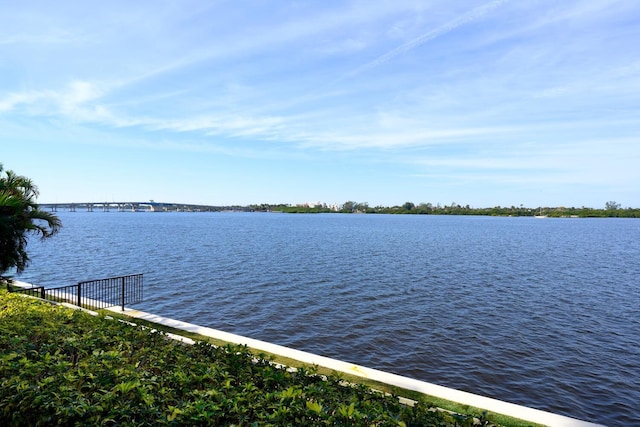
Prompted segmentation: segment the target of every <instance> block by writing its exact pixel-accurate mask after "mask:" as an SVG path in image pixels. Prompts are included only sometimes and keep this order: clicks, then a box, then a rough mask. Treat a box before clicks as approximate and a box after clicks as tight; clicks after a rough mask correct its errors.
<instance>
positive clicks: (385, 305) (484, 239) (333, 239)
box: [19, 212, 640, 425]
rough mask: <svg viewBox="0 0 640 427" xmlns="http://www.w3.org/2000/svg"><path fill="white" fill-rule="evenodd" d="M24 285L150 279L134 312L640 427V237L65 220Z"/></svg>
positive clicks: (286, 218) (435, 220) (337, 222)
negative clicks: (124, 276) (129, 277)
mask: <svg viewBox="0 0 640 427" xmlns="http://www.w3.org/2000/svg"><path fill="white" fill-rule="evenodd" d="M58 215H59V216H60V218H61V219H62V220H63V223H64V228H63V230H62V231H61V232H60V234H59V235H58V236H56V237H55V238H54V239H51V240H50V241H47V242H44V243H40V242H39V241H37V240H35V239H34V240H32V241H31V243H30V244H29V248H30V251H31V254H32V264H31V267H30V268H29V269H28V271H27V272H26V273H24V274H23V275H22V276H20V277H19V279H21V280H25V281H29V282H32V283H35V284H38V285H47V286H55V285H66V284H73V283H76V282H77V281H80V280H85V279H95V278H102V277H108V276H117V275H122V274H132V273H140V272H142V273H144V274H145V298H146V301H145V302H144V303H143V304H139V305H137V306H136V307H137V308H139V309H141V310H145V311H149V312H153V313H156V314H159V315H163V316H167V317H171V318H176V319H180V320H184V321H187V322H193V323H197V324H201V325H205V326H210V327H213V328H217V329H221V330H224V331H227V332H232V333H237V334H241V335H245V336H249V337H252V338H257V339H261V340H265V341H270V342H274V343H278V344H282V345H286V346H290V347H294V348H297V349H300V350H305V351H309V352H313V353H317V354H321V355H324V356H328V357H333V358H337V359H341V360H345V361H350V362H353V363H358V364H361V365H365V366H368V367H372V368H377V369H382V370H386V371H390V372H394V373H397V374H401V375H405V376H409V377H413V378H417V379H420V380H424V381H429V382H432V383H437V384H441V385H445V386H448V387H453V388H456V389H461V390H466V391H470V392H473V393H478V394H481V395H486V396H491V397H494V398H498V399H502V400H506V401H510V402H514V403H518V404H523V405H527V406H531V407H535V408H539V409H543V410H547V411H552V412H556V413H560V414H564V415H569V416H573V417H577V418H581V419H590V420H592V421H597V422H600V423H604V424H607V425H623V424H627V425H631V424H635V425H638V424H639V423H640V417H639V416H638V411H637V408H638V402H639V401H640V385H639V384H640V382H639V373H640V346H639V345H638V339H639V338H640V320H639V318H638V313H639V311H640V289H639V280H640V221H638V220H633V219H620V220H618V219H551V218H549V219H534V218H491V217H458V216H454V217H447V216H408V215H395V216H394V215H338V214H324V215H288V214H262V213H251V214H247V213H244V214H240V213H142V212H140V213H131V212H126V213H116V212H109V213H103V212H93V213H87V212H75V213H71V212H59V213H58Z"/></svg>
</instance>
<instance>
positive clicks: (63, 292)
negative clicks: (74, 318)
mask: <svg viewBox="0 0 640 427" xmlns="http://www.w3.org/2000/svg"><path fill="white" fill-rule="evenodd" d="M11 291H12V292H20V293H23V294H27V295H31V296H35V297H38V298H42V299H46V300H51V301H62V302H68V303H71V304H75V305H77V306H78V307H83V308H88V309H89V310H99V309H103V308H109V307H114V306H117V305H119V306H121V307H122V310H123V311H124V307H125V305H127V304H136V303H139V302H142V300H143V293H144V292H143V291H144V281H143V279H142V274H131V275H128V276H117V277H109V278H106V279H98V280H87V281H84V282H79V283H78V284H77V285H68V286H60V287H57V288H45V287H44V286H35V287H33V288H22V289H16V288H12V289H11Z"/></svg>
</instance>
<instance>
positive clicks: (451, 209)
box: [250, 201, 640, 218]
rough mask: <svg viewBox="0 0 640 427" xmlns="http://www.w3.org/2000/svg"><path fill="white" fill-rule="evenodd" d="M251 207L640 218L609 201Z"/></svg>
mask: <svg viewBox="0 0 640 427" xmlns="http://www.w3.org/2000/svg"><path fill="white" fill-rule="evenodd" d="M250 210H254V211H263V212H285V213H367V214H414V215H484V216H534V215H540V214H542V215H544V216H548V217H555V218H570V217H578V218H640V209H637V208H624V209H623V208H621V207H620V204H619V203H616V202H607V203H606V205H605V208H604V209H594V208H586V207H580V208H575V207H570V208H566V207H563V206H559V207H537V208H527V207H524V206H522V205H521V206H510V207H507V206H494V207H491V208H473V207H471V206H469V205H466V206H462V205H459V204H457V203H451V204H450V205H448V206H447V205H444V206H442V205H440V204H437V205H433V204H431V203H420V204H418V205H416V204H414V203H412V202H406V203H404V204H402V206H375V207H371V206H369V205H368V204H367V203H358V202H353V201H347V202H345V203H344V204H343V205H342V206H341V207H340V209H337V210H336V209H334V208H331V207H328V206H313V207H310V206H305V205H302V206H291V205H268V204H262V205H252V206H251V207H250Z"/></svg>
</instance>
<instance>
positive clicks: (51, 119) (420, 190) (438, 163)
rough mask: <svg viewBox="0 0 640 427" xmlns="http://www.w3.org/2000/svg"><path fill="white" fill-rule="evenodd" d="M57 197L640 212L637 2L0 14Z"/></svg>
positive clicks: (12, 104)
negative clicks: (611, 206) (618, 207)
mask: <svg viewBox="0 0 640 427" xmlns="http://www.w3.org/2000/svg"><path fill="white" fill-rule="evenodd" d="M0 10H1V13H0V162H2V163H3V164H4V167H5V168H6V169H12V170H14V171H15V172H17V173H19V174H21V175H26V176H28V177H30V178H32V179H33V180H34V182H35V183H36V184H37V185H38V187H39V188H40V193H41V195H40V198H39V201H40V202H42V203H46V202H71V201H75V202H82V201H104V200H107V201H144V200H149V199H154V200H156V201H165V202H183V203H201V204H213V205H230V204H241V205H246V204H251V203H304V202H311V201H323V202H326V203H342V202H344V201H347V200H355V201H358V202H368V203H369V204H370V205H372V206H375V205H385V206H388V205H395V204H402V203H404V202H406V201H411V202H414V203H421V202H430V203H434V204H436V203H441V204H447V205H448V204H450V203H453V202H455V203H458V204H462V205H466V204H470V205H471V206H474V207H487V206H495V205H501V206H511V205H515V206H519V205H520V204H523V205H525V206H529V207H537V206H576V207H579V206H588V207H597V208H601V207H604V204H605V203H606V202H607V201H610V200H613V201H617V202H618V203H621V204H622V206H623V207H628V206H630V207H639V206H640V43H639V42H638V40H640V2H638V1H636V0H618V1H617V0H589V1H583V0H579V1H578V0H563V1H560V2H559V1H555V0H539V1H538V0H531V1H527V0H518V1H516V0H512V1H508V0H502V1H501V0H495V1H487V0H460V1H450V0H423V1H402V0H394V1H376V0H366V1H365V0H362V1H348V0H347V1H340V2H338V1H322V2H318V1H284V0H283V1H278V0H269V1H266V0H265V1H252V0H248V1H242V2H238V1H204V0H203V1H188V0H183V1H156V0H154V1H135V2H132V1H108V2H97V1H74V2H71V1H56V2H50V1H40V2H38V1H27V2H9V1H2V4H1V6H0Z"/></svg>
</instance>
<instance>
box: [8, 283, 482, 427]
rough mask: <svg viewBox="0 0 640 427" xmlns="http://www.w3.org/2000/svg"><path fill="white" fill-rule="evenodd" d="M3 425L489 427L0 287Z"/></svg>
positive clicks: (238, 349)
mask: <svg viewBox="0 0 640 427" xmlns="http://www.w3.org/2000/svg"><path fill="white" fill-rule="evenodd" d="M0 382H1V384H0V425H11V426H27V425H28V426H45V425H46V426H48V425H65V426H66V425H96V426H99V425H118V426H145V425H244V426H249V425H260V426H268V425H274V426H276V425H278V426H280V425H343V426H347V425H351V426H359V425H362V426H365V425H367V426H371V425H373V426H454V425H471V424H472V423H474V422H475V423H476V424H480V425H490V424H491V423H490V422H489V420H488V419H487V418H485V417H484V416H483V415H482V414H475V420H474V418H473V417H472V416H470V415H458V414H452V413H449V412H444V411H440V410H435V409H434V408H433V407H432V406H431V405H429V404H427V403H426V402H418V403H417V404H416V405H414V406H405V405H403V404H401V403H399V402H398V399H397V398H396V397H394V396H391V395H385V394H383V393H381V392H377V391H374V390H372V389H370V388H368V387H366V386H364V385H354V384H348V385H347V384H345V381H344V380H343V379H341V378H340V377H339V376H338V375H337V374H333V375H329V376H321V375H319V374H318V373H317V372H315V371H314V369H305V368H298V369H297V370H291V369H286V368H285V367H282V366H281V365H276V364H274V363H272V362H271V360H270V359H268V358H266V356H263V357H258V358H256V357H255V356H254V355H253V354H252V353H251V352H250V351H249V350H248V349H247V348H246V347H244V346H233V345H226V346H213V345H211V344H208V343H202V342H201V343H198V344H195V345H186V344H182V343H180V342H178V341H174V340H170V339H168V338H167V336H166V335H165V334H164V333H163V332H152V331H150V330H148V329H144V328H142V327H139V326H131V325H129V324H125V323H123V322H119V321H117V320H114V319H107V318H105V316H103V315H100V316H92V315H90V314H88V313H86V312H83V311H79V310H73V309H70V308H67V307H63V306H60V305H54V304H51V303H46V302H43V301H40V300H37V299H34V298H27V297H24V296H20V295H18V294H12V293H8V292H7V291H5V290H0Z"/></svg>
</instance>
